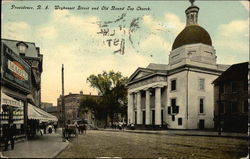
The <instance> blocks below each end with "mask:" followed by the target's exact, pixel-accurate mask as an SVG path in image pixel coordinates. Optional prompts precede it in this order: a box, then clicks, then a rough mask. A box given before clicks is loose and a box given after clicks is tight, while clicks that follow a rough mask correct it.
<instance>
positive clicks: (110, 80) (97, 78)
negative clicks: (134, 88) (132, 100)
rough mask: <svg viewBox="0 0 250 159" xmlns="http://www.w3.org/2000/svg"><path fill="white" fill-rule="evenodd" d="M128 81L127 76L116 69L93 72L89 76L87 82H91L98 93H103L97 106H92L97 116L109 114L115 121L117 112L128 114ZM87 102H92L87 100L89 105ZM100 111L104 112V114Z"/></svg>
mask: <svg viewBox="0 0 250 159" xmlns="http://www.w3.org/2000/svg"><path fill="white" fill-rule="evenodd" d="M126 81H127V77H123V76H122V74H121V72H114V71H109V72H106V71H103V73H102V74H98V75H93V74H92V75H90V76H89V77H88V78H87V82H88V83H90V86H91V87H93V88H95V89H96V90H97V91H98V93H99V94H100V95H102V98H101V100H100V101H99V102H98V103H95V105H96V106H94V107H95V108H94V109H93V108H90V109H92V110H93V112H94V114H95V115H96V117H97V116H98V117H103V116H105V117H107V116H109V117H110V118H111V121H113V119H114V116H116V115H117V114H121V115H122V116H126V110H127V89H126V87H125V83H126ZM87 103H90V102H89V101H86V105H88V104H87ZM91 104H93V103H91ZM88 108H89V107H88ZM100 113H102V115H101V114H100Z"/></svg>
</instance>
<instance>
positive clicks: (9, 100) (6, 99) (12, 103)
mask: <svg viewBox="0 0 250 159" xmlns="http://www.w3.org/2000/svg"><path fill="white" fill-rule="evenodd" d="M3 104H6V105H9V106H13V107H23V106H24V104H23V102H22V101H20V100H16V99H14V98H12V97H10V96H8V95H7V94H5V93H3V92H1V105H3Z"/></svg>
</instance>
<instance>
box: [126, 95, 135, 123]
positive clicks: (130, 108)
mask: <svg viewBox="0 0 250 159" xmlns="http://www.w3.org/2000/svg"><path fill="white" fill-rule="evenodd" d="M133 107H134V106H133V94H132V93H131V94H129V93H128V122H127V124H131V123H133V111H134V110H133Z"/></svg>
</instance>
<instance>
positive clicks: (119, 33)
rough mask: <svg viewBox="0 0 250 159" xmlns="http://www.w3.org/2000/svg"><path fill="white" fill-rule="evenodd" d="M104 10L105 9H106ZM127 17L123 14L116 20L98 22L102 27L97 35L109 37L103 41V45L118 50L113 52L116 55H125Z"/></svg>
mask: <svg viewBox="0 0 250 159" xmlns="http://www.w3.org/2000/svg"><path fill="white" fill-rule="evenodd" d="M102 8H103V9H104V8H105V7H102ZM125 17H126V14H125V13H123V14H122V15H121V16H118V18H117V19H115V20H112V21H104V22H102V21H99V22H97V24H98V25H99V27H100V31H98V32H97V34H99V35H102V36H103V37H107V38H105V39H104V40H103V44H104V45H107V46H108V47H110V48H115V49H117V48H118V50H115V51H113V53H114V54H116V53H120V54H122V55H123V54H124V53H125V39H124V38H122V37H123V36H125V34H126V29H125V28H126V26H125V23H124V22H125Z"/></svg>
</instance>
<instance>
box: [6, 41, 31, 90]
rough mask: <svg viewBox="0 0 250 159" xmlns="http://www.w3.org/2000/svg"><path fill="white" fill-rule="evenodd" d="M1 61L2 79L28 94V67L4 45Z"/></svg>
mask: <svg viewBox="0 0 250 159" xmlns="http://www.w3.org/2000/svg"><path fill="white" fill-rule="evenodd" d="M1 59H2V61H1V63H2V64H1V67H2V70H3V73H2V74H1V75H2V79H3V80H5V81H6V82H8V83H9V84H11V85H13V86H15V87H17V88H19V89H21V90H25V91H28V92H30V88H31V69H30V66H29V65H28V64H27V63H26V62H25V61H24V60H23V59H22V58H21V57H20V56H19V55H17V54H16V53H14V52H13V51H12V50H11V49H10V48H9V47H8V46H6V45H5V44H4V43H2V50H1Z"/></svg>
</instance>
